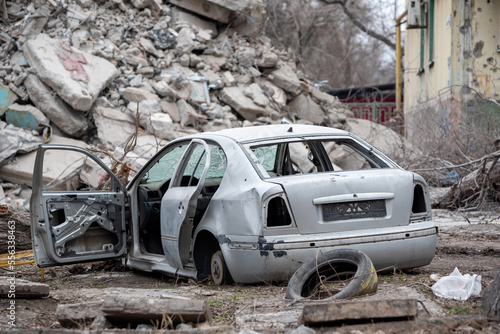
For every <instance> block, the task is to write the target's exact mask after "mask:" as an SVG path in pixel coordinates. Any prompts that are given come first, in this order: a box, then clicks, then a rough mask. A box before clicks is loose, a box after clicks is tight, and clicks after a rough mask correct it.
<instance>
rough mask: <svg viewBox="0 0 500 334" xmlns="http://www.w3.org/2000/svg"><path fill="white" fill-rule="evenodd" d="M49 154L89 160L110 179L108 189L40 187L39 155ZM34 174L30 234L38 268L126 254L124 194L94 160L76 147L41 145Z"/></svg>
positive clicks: (88, 153)
mask: <svg viewBox="0 0 500 334" xmlns="http://www.w3.org/2000/svg"><path fill="white" fill-rule="evenodd" d="M52 150H63V151H71V152H78V153H79V154H81V155H82V156H85V157H87V158H90V159H92V160H94V161H95V162H96V163H97V164H98V165H99V166H100V168H102V169H103V170H104V171H105V172H106V173H107V174H108V175H109V177H110V189H108V190H98V189H93V190H55V191H53V190H52V189H44V188H43V174H44V170H46V168H45V167H44V157H45V158H46V157H47V156H48V153H49V152H51V151H52ZM68 154H70V153H68ZM33 175H34V176H33V195H32V198H31V231H32V240H33V251H34V255H35V261H36V263H37V264H38V265H39V266H41V267H47V266H54V265H62V264H69V263H76V262H84V261H95V260H100V259H108V258H114V257H119V256H121V255H123V254H124V253H125V252H126V246H127V245H126V218H125V217H126V212H125V205H126V201H127V200H126V190H125V187H124V186H123V185H122V184H121V182H120V181H119V180H118V178H117V177H116V176H115V175H114V174H113V173H112V172H111V170H110V169H109V168H108V167H107V166H106V165H105V164H104V163H103V162H102V161H100V160H99V159H98V158H97V157H96V156H94V155H93V154H91V153H90V152H87V151H86V150H84V149H82V148H79V147H74V146H67V145H42V146H41V147H40V148H39V149H38V152H37V158H36V162H35V168H34V174H33Z"/></svg>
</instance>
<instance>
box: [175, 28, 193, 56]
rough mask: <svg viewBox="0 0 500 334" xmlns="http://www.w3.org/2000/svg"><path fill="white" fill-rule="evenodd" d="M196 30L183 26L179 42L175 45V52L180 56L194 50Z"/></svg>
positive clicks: (178, 38) (178, 36) (178, 37)
mask: <svg viewBox="0 0 500 334" xmlns="http://www.w3.org/2000/svg"><path fill="white" fill-rule="evenodd" d="M193 37H194V32H193V31H192V30H191V28H182V29H181V30H180V31H179V33H178V35H177V44H176V46H175V53H176V54H177V55H178V56H182V55H185V54H189V53H190V52H191V51H193V50H194V48H195V46H196V43H195V41H194V40H193Z"/></svg>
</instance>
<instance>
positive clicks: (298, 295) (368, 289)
mask: <svg viewBox="0 0 500 334" xmlns="http://www.w3.org/2000/svg"><path fill="white" fill-rule="evenodd" d="M332 266H333V267H336V266H341V268H340V270H341V271H338V272H343V271H342V266H344V267H352V266H356V267H357V269H356V272H355V274H354V278H352V279H351V281H350V282H349V284H347V286H346V287H344V288H343V289H342V290H341V291H340V292H338V293H337V294H335V295H333V296H331V297H328V298H323V299H322V300H331V299H344V298H350V297H355V296H361V295H364V294H370V293H375V292H376V291H377V284H378V277H377V272H376V271H375V268H374V267H373V263H372V261H371V260H370V258H369V257H368V256H367V255H366V254H365V253H363V252H361V251H358V250H355V249H348V248H342V249H334V250H331V251H328V252H323V253H321V252H319V251H318V253H317V255H316V256H314V257H312V258H311V259H309V260H307V261H306V262H304V264H303V265H302V266H300V267H299V269H297V271H296V272H295V273H294V274H293V276H292V278H290V281H289V282H288V286H287V289H286V298H288V299H293V300H297V299H303V298H307V297H310V296H311V294H309V295H308V291H304V290H305V289H306V287H307V285H309V283H310V282H312V283H313V284H314V283H315V282H319V277H318V274H317V272H318V271H321V269H323V268H326V269H329V268H331V267H332ZM317 268H318V269H317ZM338 272H337V273H338Z"/></svg>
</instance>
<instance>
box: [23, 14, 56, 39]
mask: <svg viewBox="0 0 500 334" xmlns="http://www.w3.org/2000/svg"><path fill="white" fill-rule="evenodd" d="M50 12H51V8H50V7H49V6H40V7H38V8H37V9H36V10H35V13H34V15H32V16H31V20H28V21H27V22H26V25H25V26H24V29H23V32H22V34H23V36H24V37H26V39H28V40H30V39H33V38H35V37H36V36H38V35H39V34H40V33H41V32H42V30H43V28H44V26H45V25H46V24H47V21H48V20H49V17H50Z"/></svg>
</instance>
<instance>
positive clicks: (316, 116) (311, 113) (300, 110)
mask: <svg viewBox="0 0 500 334" xmlns="http://www.w3.org/2000/svg"><path fill="white" fill-rule="evenodd" d="M289 106H290V110H291V111H292V113H294V114H295V115H297V117H298V118H299V119H304V120H308V121H310V122H312V123H313V124H321V123H323V120H324V119H325V112H324V111H323V110H322V109H321V107H320V106H319V105H318V104H316V103H315V102H314V101H313V100H312V98H311V97H309V96H305V95H304V94H299V95H298V96H297V97H296V98H295V99H293V100H292V102H290V104H289Z"/></svg>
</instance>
